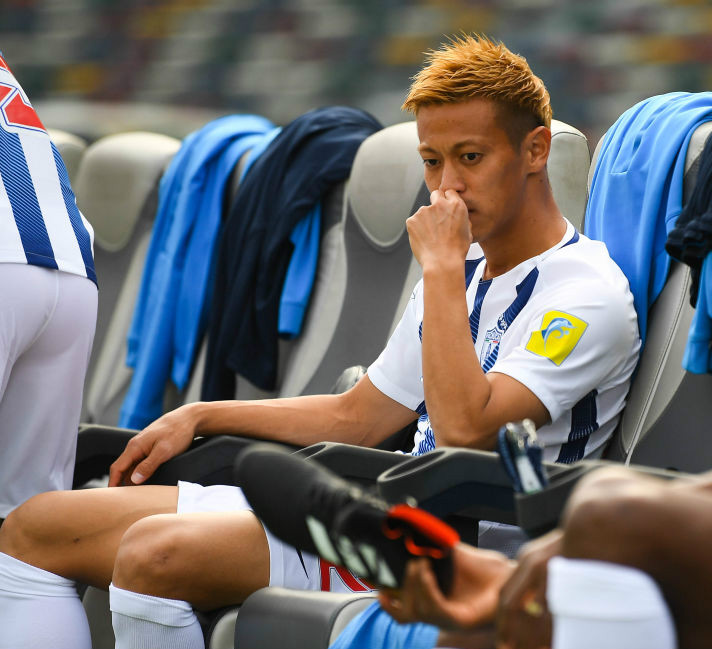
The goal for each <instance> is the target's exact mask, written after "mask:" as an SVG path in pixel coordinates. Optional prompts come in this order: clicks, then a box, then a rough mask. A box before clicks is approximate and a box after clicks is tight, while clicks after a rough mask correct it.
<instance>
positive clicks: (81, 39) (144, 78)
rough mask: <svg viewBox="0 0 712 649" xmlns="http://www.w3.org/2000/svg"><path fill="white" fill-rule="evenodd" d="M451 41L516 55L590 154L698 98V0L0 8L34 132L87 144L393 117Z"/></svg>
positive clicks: (708, 29) (108, 3)
mask: <svg viewBox="0 0 712 649" xmlns="http://www.w3.org/2000/svg"><path fill="white" fill-rule="evenodd" d="M459 31H465V32H480V33H485V34H487V35H489V36H491V37H494V38H497V39H501V40H503V41H504V42H505V43H506V44H507V45H508V46H509V47H510V48H511V49H513V50H514V51H516V52H519V53H520V54H522V55H524V56H525V57H526V58H527V59H528V60H529V62H530V64H531V65H532V67H533V69H534V70H535V72H536V73H537V74H539V75H540V76H541V77H542V78H543V79H544V81H545V82H546V84H547V86H548V87H549V90H550V92H551V94H552V100H553V106H554V114H555V117H557V118H558V119H561V120H563V121H566V122H568V123H570V124H572V125H574V126H576V127H578V128H579V129H581V130H582V131H584V133H586V135H587V136H588V137H589V142H591V143H592V146H593V144H595V142H596V141H597V140H598V138H599V137H600V135H601V134H602V133H603V132H604V131H605V129H606V128H607V127H608V126H610V124H611V123H612V122H613V121H614V120H615V119H616V118H617V117H618V115H619V114H620V113H621V112H623V111H624V110H625V109H626V108H628V107H629V106H631V105H632V104H633V103H635V102H636V101H638V100H640V99H642V98H644V97H648V96H650V95H654V94H659V93H662V92H668V91H673V90H688V91H700V90H707V89H710V87H712V65H711V64H712V3H711V2H710V0H123V1H119V0H0V50H2V51H3V53H4V55H5V58H6V59H7V61H8V63H9V65H10V67H11V68H12V69H13V71H14V73H15V75H16V76H17V77H18V79H19V81H20V83H22V84H23V86H24V88H25V90H26V91H27V93H28V94H29V96H30V98H31V100H32V102H33V103H34V104H35V106H36V107H37V109H38V112H39V113H40V115H41V117H42V119H43V121H44V122H45V124H46V125H47V126H52V127H56V128H64V129H67V130H70V131H73V132H75V133H78V134H80V135H83V136H84V137H87V138H88V139H94V138H96V137H98V136H100V135H103V134H106V133H109V132H116V131H121V130H127V129H134V128H141V129H147V130H154V131H159V132H164V133H167V134H169V135H174V136H177V137H181V136H183V135H185V134H186V133H188V132H190V131H191V130H193V129H195V128H197V127H199V126H201V125H203V124H204V123H205V122H206V121H208V120H210V119H212V118H215V117H218V116H220V115H225V114H229V113H242V112H254V113H258V114H261V115H264V116H266V117H269V118H270V119H272V120H273V121H275V122H276V123H282V124H284V123H287V122H288V121H290V120H291V119H293V118H295V117H297V116H298V115H300V114H301V113H303V112H305V111H307V110H309V109H310V108H313V107H316V106H321V105H327V104H347V105H352V106H356V107H360V108H364V109H366V110H368V111H370V112H372V113H373V114H374V115H375V116H376V117H377V118H378V119H380V120H381V121H382V122H383V124H384V125H388V124H392V123H396V122H399V121H404V120H406V119H408V116H407V115H405V114H403V113H401V112H400V109H399V106H400V104H401V102H402V100H403V98H404V94H405V91H406V88H407V86H408V83H409V77H410V76H411V75H412V74H413V73H414V72H415V71H416V70H417V69H418V67H419V66H420V64H421V62H422V58H423V57H422V53H423V52H424V51H425V50H427V49H429V48H432V47H437V46H438V44H439V43H441V42H442V41H443V40H444V35H447V34H452V33H457V32H459Z"/></svg>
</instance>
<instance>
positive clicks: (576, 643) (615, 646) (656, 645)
mask: <svg viewBox="0 0 712 649" xmlns="http://www.w3.org/2000/svg"><path fill="white" fill-rule="evenodd" d="M547 602H548V605H549V610H550V611H551V614H552V618H553V634H554V635H553V641H552V649H675V647H676V646H677V640H676V634H675V625H674V622H673V619H672V616H671V615H670V611H669V609H668V607H667V604H666V603H665V600H664V599H663V596H662V593H661V592H660V589H659V588H658V585H657V584H656V583H655V581H653V579H651V577H649V576H648V575H647V574H645V573H644V572H641V571H640V570H636V569H634V568H629V567H626V566H621V565H617V564H612V563H606V562H603V561H587V560H581V559H564V558H562V557H554V558H552V559H551V560H550V561H549V570H548V586H547Z"/></svg>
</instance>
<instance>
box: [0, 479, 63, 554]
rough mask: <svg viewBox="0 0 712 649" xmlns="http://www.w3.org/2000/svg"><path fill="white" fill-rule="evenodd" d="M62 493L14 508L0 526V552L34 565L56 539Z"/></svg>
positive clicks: (51, 494) (38, 498)
mask: <svg viewBox="0 0 712 649" xmlns="http://www.w3.org/2000/svg"><path fill="white" fill-rule="evenodd" d="M59 493H60V492H54V491H51V492H47V493H42V494H39V495H37V496H33V497H32V498H30V499H29V500H27V501H25V502H24V503H23V504H22V505H20V506H19V507H17V508H15V509H14V510H13V511H12V512H10V514H9V515H8V516H7V518H6V519H5V522H4V523H3V524H2V526H1V527H0V552H4V553H5V554H9V555H11V556H13V557H15V558H17V559H21V560H23V561H27V562H29V563H31V562H32V561H31V559H32V556H33V555H34V554H35V553H38V552H40V553H41V552H43V551H44V550H45V549H46V548H47V547H49V546H50V545H51V543H52V541H53V539H54V532H53V530H54V529H55V528H54V525H53V524H52V523H53V521H54V512H56V510H57V508H56V504H57V499H58V498H59V497H60V496H59Z"/></svg>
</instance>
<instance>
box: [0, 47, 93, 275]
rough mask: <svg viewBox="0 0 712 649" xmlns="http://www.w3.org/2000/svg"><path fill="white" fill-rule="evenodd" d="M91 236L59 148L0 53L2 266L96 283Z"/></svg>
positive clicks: (0, 256) (90, 230) (91, 232)
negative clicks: (46, 270)
mask: <svg viewBox="0 0 712 649" xmlns="http://www.w3.org/2000/svg"><path fill="white" fill-rule="evenodd" d="M93 237H94V231H93V230H92V227H91V226H90V225H89V223H88V222H87V221H86V219H84V217H83V216H82V214H81V213H80V212H79V209H78V208H77V204H76V200H75V198H74V192H73V191H72V188H71V186H70V183H69V176H68V175H67V170H66V168H65V166H64V162H63V161H62V158H61V156H60V155H59V152H58V151H57V148H56V147H55V146H54V144H53V143H52V141H51V140H50V137H49V135H48V134H47V131H46V129H45V128H44V126H43V125H42V122H41V121H40V119H39V117H38V116H37V113H35V111H34V109H33V108H32V106H31V104H30V102H29V100H28V99H27V97H26V96H25V93H24V92H23V90H22V88H21V87H20V85H19V84H18V82H17V80H16V79H15V77H14V76H13V74H12V72H10V68H9V67H8V66H7V63H6V62H5V60H4V59H3V58H2V56H1V55H0V262H10V263H22V264H33V265H36V266H44V267H45V268H55V269H58V270H62V271H65V272H68V273H73V274H75V275H82V276H84V277H88V278H89V279H91V280H92V281H93V282H96V273H95V271H94V259H93Z"/></svg>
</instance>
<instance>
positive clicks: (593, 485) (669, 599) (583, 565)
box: [337, 467, 712, 649]
mask: <svg viewBox="0 0 712 649" xmlns="http://www.w3.org/2000/svg"><path fill="white" fill-rule="evenodd" d="M711 484H712V480H711V476H710V474H706V475H703V476H700V477H695V478H694V479H690V480H676V481H673V482H665V481H661V480H658V479H654V478H650V477H646V476H642V475H639V474H635V473H633V472H632V471H629V470H627V469H624V468H622V467H621V468H618V467H614V468H609V469H601V470H598V471H596V472H594V473H592V474H591V475H590V476H588V477H586V478H584V479H583V480H582V481H581V483H580V484H579V485H578V486H577V488H576V489H575V491H574V492H573V494H572V496H571V498H570V499H569V502H568V505H567V508H566V511H565V513H564V515H563V518H562V525H561V529H559V530H556V531H554V532H552V533H550V534H548V535H546V536H544V537H542V538H540V539H537V540H536V541H533V542H532V543H531V544H530V545H529V546H527V547H526V548H525V550H524V551H523V552H522V554H521V556H520V558H519V561H518V563H514V562H512V561H508V560H507V559H506V558H505V557H503V556H502V555H498V554H497V553H494V552H483V551H481V550H477V549H476V548H472V547H470V546H467V545H464V544H459V545H457V546H455V548H454V551H453V562H454V575H455V576H454V579H453V585H452V588H451V590H450V593H449V594H448V595H447V596H445V595H443V593H442V592H441V591H440V589H439V588H438V585H437V582H436V580H435V576H434V574H433V572H432V569H431V568H430V566H429V564H428V562H427V560H423V559H417V560H414V561H412V562H411V563H410V564H409V565H408V567H407V570H406V578H405V580H404V584H403V588H402V589H401V590H399V591H388V592H385V591H384V592H383V593H382V594H381V597H380V599H381V605H382V606H383V608H384V609H385V610H386V611H387V612H388V613H390V615H391V616H392V617H393V618H394V619H396V620H398V621H399V622H415V621H425V622H429V623H431V624H434V625H436V626H438V627H440V628H442V629H445V631H443V632H442V633H441V637H440V641H441V642H442V643H445V645H446V646H473V644H474V643H476V642H480V641H481V640H482V638H483V637H484V636H485V635H486V632H487V628H488V627H490V630H492V625H493V624H494V623H495V618H497V626H498V633H497V635H498V638H497V642H498V644H497V646H498V647H499V646H503V647H508V648H511V649H540V648H541V647H549V646H551V647H553V649H639V648H642V647H645V648H646V649H674V648H675V647H676V646H680V647H687V648H695V647H700V648H702V647H709V646H710V642H712V623H710V619H709V614H708V606H707V603H708V601H709V600H708V599H707V597H708V596H709V593H710V590H711V589H712V567H711V566H710V562H709V560H708V556H707V552H706V548H707V545H706V542H707V540H708V539H709V536H710V533H712V531H711V530H710V521H712V516H710V512H711V511H712V510H711V509H710V507H711V505H712V499H711V498H710V485H711ZM547 567H548V571H547ZM547 572H548V579H547ZM547 582H548V583H547ZM663 596H664V599H663ZM547 603H548V609H549V611H550V614H549V611H547ZM498 609H499V611H498ZM552 618H553V637H552ZM355 626H356V625H354V628H355ZM399 628H400V629H402V628H404V627H399ZM353 632H354V631H353V630H349V629H348V628H347V630H346V631H345V632H344V637H343V638H340V639H339V642H337V646H349V644H348V638H347V637H346V636H348V635H349V634H352V633H353ZM401 633H402V632H401ZM493 635H494V633H492V636H493ZM489 640H490V644H494V643H493V638H492V637H490V639H489ZM483 646H485V645H483Z"/></svg>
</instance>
